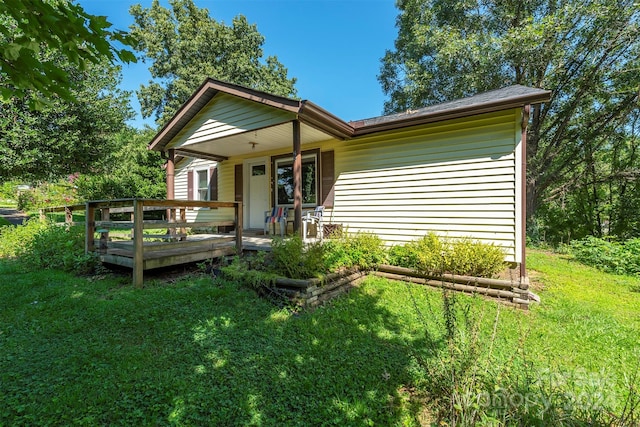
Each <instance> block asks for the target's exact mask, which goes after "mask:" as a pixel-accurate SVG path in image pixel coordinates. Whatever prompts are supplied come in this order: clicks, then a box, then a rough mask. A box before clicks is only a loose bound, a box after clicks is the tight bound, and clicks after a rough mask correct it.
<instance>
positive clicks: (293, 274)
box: [271, 236, 326, 279]
mask: <svg viewBox="0 0 640 427" xmlns="http://www.w3.org/2000/svg"><path fill="white" fill-rule="evenodd" d="M271 254H272V256H273V272H274V273H275V274H279V275H282V276H286V277H289V278H291V279H309V278H311V277H317V276H319V275H321V274H323V273H325V272H326V266H325V262H324V258H325V247H324V246H323V245H322V244H321V243H311V244H307V245H305V243H304V242H303V241H302V238H301V237H300V236H293V237H291V238H288V239H274V240H273V241H272V243H271Z"/></svg>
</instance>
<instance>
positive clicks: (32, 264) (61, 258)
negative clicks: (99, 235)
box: [0, 218, 97, 274]
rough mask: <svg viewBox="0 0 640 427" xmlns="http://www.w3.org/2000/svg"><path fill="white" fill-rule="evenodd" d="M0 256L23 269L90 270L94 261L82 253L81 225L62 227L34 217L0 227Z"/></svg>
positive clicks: (82, 271)
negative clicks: (20, 223) (12, 225)
mask: <svg viewBox="0 0 640 427" xmlns="http://www.w3.org/2000/svg"><path fill="white" fill-rule="evenodd" d="M0 257H2V258H10V259H12V260H13V261H14V262H15V263H16V265H17V266H18V267H19V268H21V269H23V270H25V271H33V270H37V269H40V270H42V269H60V270H64V271H71V272H74V273H77V274H86V273H89V272H91V271H92V270H93V269H94V268H95V266H96V264H97V261H96V259H95V256H94V255H92V254H85V253H84V228H83V227H62V226H57V225H54V224H52V223H50V222H49V221H41V220H38V219H35V218H32V219H30V220H29V221H27V223H26V224H25V225H22V226H19V227H2V228H0Z"/></svg>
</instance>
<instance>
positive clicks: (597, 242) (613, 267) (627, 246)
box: [569, 236, 640, 275]
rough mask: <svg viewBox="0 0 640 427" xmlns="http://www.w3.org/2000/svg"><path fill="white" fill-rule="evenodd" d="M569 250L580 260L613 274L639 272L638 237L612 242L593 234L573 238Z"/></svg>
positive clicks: (634, 273) (639, 247) (639, 249)
mask: <svg viewBox="0 0 640 427" xmlns="http://www.w3.org/2000/svg"><path fill="white" fill-rule="evenodd" d="M569 252H570V253H571V254H572V255H573V256H574V257H575V258H576V259H577V260H578V261H580V262H582V263H583V264H586V265H590V266H592V267H596V268H598V269H600V270H603V271H606V272H609V273H615V274H628V275H639V274H640V238H636V239H630V240H627V241H625V242H622V243H620V242H613V241H609V240H605V239H601V238H597V237H593V236H589V237H586V238H584V239H580V240H573V241H572V242H571V244H570V245H569Z"/></svg>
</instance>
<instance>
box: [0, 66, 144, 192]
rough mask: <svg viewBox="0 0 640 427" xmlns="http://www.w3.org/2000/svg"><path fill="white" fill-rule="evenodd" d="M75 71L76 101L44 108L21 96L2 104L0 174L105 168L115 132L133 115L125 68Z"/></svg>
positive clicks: (41, 177) (50, 174)
mask: <svg viewBox="0 0 640 427" xmlns="http://www.w3.org/2000/svg"><path fill="white" fill-rule="evenodd" d="M61 66H65V67H68V64H64V63H62V64H61ZM70 73H71V77H72V78H73V79H74V81H75V82H76V84H75V86H74V88H73V95H74V98H75V100H74V101H67V100H64V99H59V98H55V99H53V100H52V101H51V103H50V105H47V106H44V107H43V108H41V109H40V110H39V111H32V110H30V109H29V108H28V106H27V102H26V101H25V100H24V99H21V98H18V97H13V98H11V99H10V100H8V101H7V102H3V103H0V157H1V158H2V159H3V161H2V162H0V179H11V180H23V181H26V182H30V183H35V182H42V181H54V180H57V179H60V178H64V177H67V176H69V175H72V174H75V173H77V172H80V171H82V172H89V171H96V172H97V171H100V170H102V169H103V168H104V166H105V161H106V159H107V156H108V154H109V153H111V152H112V151H113V150H115V149H116V145H115V141H114V139H113V134H114V133H116V132H118V131H120V130H122V129H123V128H124V126H125V121H126V120H127V119H129V118H130V117H131V116H132V112H131V109H130V106H129V99H128V94H127V93H125V92H122V91H121V90H120V89H119V88H118V83H119V80H120V69H119V68H117V67H114V66H111V65H109V64H90V65H88V66H87V67H86V69H85V70H83V71H78V70H75V71H70Z"/></svg>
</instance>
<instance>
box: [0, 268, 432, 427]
mask: <svg viewBox="0 0 640 427" xmlns="http://www.w3.org/2000/svg"><path fill="white" fill-rule="evenodd" d="M379 292H380V291H379V289H378V288H377V287H375V286H367V284H366V283H365V285H364V286H363V287H362V288H360V289H355V290H353V291H352V292H351V293H350V294H348V295H345V296H343V297H341V298H339V299H337V300H336V301H334V302H333V303H331V304H330V305H328V306H326V307H322V308H319V309H317V310H315V311H313V312H303V313H301V314H297V315H296V314H291V313H289V312H286V311H282V310H277V309H275V308H273V307H272V306H271V305H269V304H268V303H266V302H265V301H263V300H260V299H259V298H257V297H256V296H255V295H254V294H253V293H252V292H251V291H247V290H244V289H238V288H237V287H236V286H235V285H233V284H230V283H222V282H216V283H212V282H211V280H210V279H208V278H199V279H197V278H193V279H191V280H186V281H181V282H178V283H176V284H174V285H171V286H167V285H162V286H151V287H149V288H146V289H143V290H135V289H132V288H129V287H122V285H121V284H120V283H117V282H115V281H111V282H110V281H109V280H102V281H95V282H91V281H88V280H86V279H79V278H73V277H72V276H69V275H66V274H62V273H55V274H53V273H49V274H45V273H43V272H36V273H33V274H30V275H17V274H16V275H14V277H13V280H12V282H11V283H10V284H9V283H7V284H3V285H0V295H1V296H0V298H1V299H0V301H2V306H3V310H1V313H0V320H1V322H0V324H1V325H2V326H1V328H2V329H0V341H1V342H2V345H0V379H1V383H2V389H1V390H0V399H2V401H3V402H5V404H4V405H3V408H2V409H0V425H3V424H7V425H21V424H30V423H33V422H37V423H39V424H60V423H62V424H67V423H73V424H76V425H87V424H88V425H95V424H128V425H373V424H378V425H401V424H406V422H407V421H408V423H409V425H410V424H412V423H413V421H411V420H413V419H415V413H412V411H414V410H413V409H412V408H411V407H410V405H409V404H408V403H407V396H406V393H405V392H403V391H402V390H403V389H404V388H405V387H407V386H410V385H411V380H412V373H411V370H412V369H413V361H412V357H411V354H410V351H409V349H408V347H407V345H406V342H407V341H408V340H409V341H411V340H419V339H420V337H419V332H416V331H409V330H407V329H406V324H404V323H403V321H402V320H401V319H399V318H398V316H397V315H396V314H394V313H393V312H392V311H391V310H388V309H387V308H386V307H385V301H383V299H382V297H381V296H380V295H379Z"/></svg>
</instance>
